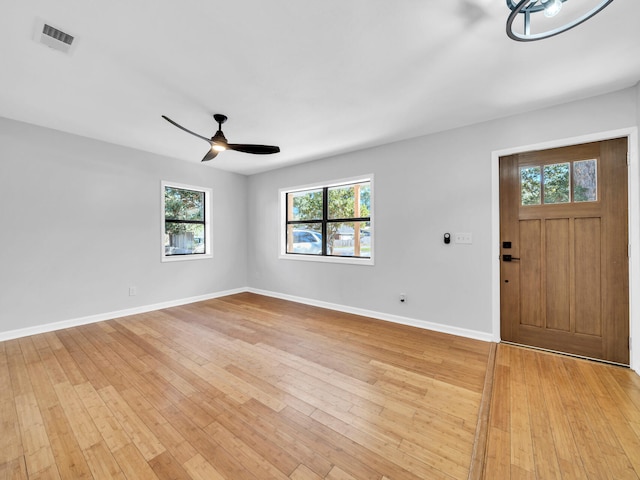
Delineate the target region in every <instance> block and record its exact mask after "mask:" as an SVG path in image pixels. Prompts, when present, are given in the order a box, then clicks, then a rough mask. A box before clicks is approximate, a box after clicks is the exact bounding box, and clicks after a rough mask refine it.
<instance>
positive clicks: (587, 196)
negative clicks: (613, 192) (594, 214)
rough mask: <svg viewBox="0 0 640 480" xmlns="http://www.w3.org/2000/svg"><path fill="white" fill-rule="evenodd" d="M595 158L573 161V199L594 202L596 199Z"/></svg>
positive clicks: (596, 164)
mask: <svg viewBox="0 0 640 480" xmlns="http://www.w3.org/2000/svg"><path fill="white" fill-rule="evenodd" d="M597 167H598V163H597V160H581V161H578V162H574V163H573V201H574V202H595V201H596V200H597V199H598V190H597V188H598V168H597Z"/></svg>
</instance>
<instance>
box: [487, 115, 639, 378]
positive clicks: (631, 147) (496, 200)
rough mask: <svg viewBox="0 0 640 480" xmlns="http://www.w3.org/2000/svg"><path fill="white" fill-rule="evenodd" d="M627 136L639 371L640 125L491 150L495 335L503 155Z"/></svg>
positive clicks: (632, 356) (633, 333)
mask: <svg viewBox="0 0 640 480" xmlns="http://www.w3.org/2000/svg"><path fill="white" fill-rule="evenodd" d="M620 137H627V145H628V151H629V171H628V180H627V181H628V186H629V193H628V195H629V198H628V204H629V214H628V219H627V221H628V225H629V243H630V245H631V247H630V258H629V335H630V337H631V344H630V345H629V347H630V350H629V362H630V367H631V368H632V369H633V370H635V371H636V373H638V374H640V288H638V286H639V285H640V169H639V158H638V127H628V128H622V129H619V130H609V131H605V132H597V133H591V134H587V135H581V136H578V137H568V138H559V139H556V140H550V141H547V142H542V143H536V144H531V145H523V146H517V147H511V148H505V149H502V150H494V151H492V152H491V257H492V258H493V259H494V261H493V263H492V265H491V297H492V298H491V312H492V335H493V339H494V341H496V342H499V341H500V181H499V180H500V177H499V174H500V171H499V162H500V157H502V156H505V155H512V154H515V153H523V152H529V151H532V150H545V149H549V148H557V147H566V146H570V145H578V144H580V143H589V142H599V141H602V140H610V139H612V138H620Z"/></svg>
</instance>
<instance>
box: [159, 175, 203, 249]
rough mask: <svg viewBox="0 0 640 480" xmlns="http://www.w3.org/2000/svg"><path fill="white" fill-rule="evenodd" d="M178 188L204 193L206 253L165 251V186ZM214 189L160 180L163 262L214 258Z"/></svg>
mask: <svg viewBox="0 0 640 480" xmlns="http://www.w3.org/2000/svg"><path fill="white" fill-rule="evenodd" d="M166 187H170V188H178V189H181V190H192V191H195V192H202V193H204V249H205V253H197V254H184V255H165V253H164V236H165V203H164V193H165V188H166ZM212 195H213V190H212V189H211V188H208V187H200V186H196V185H187V184H184V183H177V182H170V181H167V180H162V181H161V182H160V261H161V262H182V261H191V260H204V259H211V258H213V250H212V245H213V242H212V238H211V197H212Z"/></svg>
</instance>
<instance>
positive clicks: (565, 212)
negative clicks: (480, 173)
mask: <svg viewBox="0 0 640 480" xmlns="http://www.w3.org/2000/svg"><path fill="white" fill-rule="evenodd" d="M500 237H501V238H500V241H501V245H500V247H501V248H500V253H501V255H500V316H501V319H500V322H501V327H500V333H501V337H502V340H505V341H510V342H514V343H519V344H523V345H530V346H535V347H540V348H545V349H550V350H556V351H560V352H566V353H572V354H576V355H582V356H585V357H592V358H598V359H602V360H606V361H611V362H616V363H622V364H628V363H629V273H628V268H629V267H628V220H627V139H626V138H619V139H614V140H607V141H602V142H595V143H588V144H583V145H575V146H571V147H562V148H554V149H551V150H541V151H536V152H527V153H521V154H516V155H509V156H505V157H501V158H500Z"/></svg>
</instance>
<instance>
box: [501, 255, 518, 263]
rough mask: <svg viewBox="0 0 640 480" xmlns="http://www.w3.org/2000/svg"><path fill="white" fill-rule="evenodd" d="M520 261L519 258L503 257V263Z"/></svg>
mask: <svg viewBox="0 0 640 480" xmlns="http://www.w3.org/2000/svg"><path fill="white" fill-rule="evenodd" d="M519 260H520V259H519V258H518V257H513V256H511V255H502V261H503V262H514V261H519Z"/></svg>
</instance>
